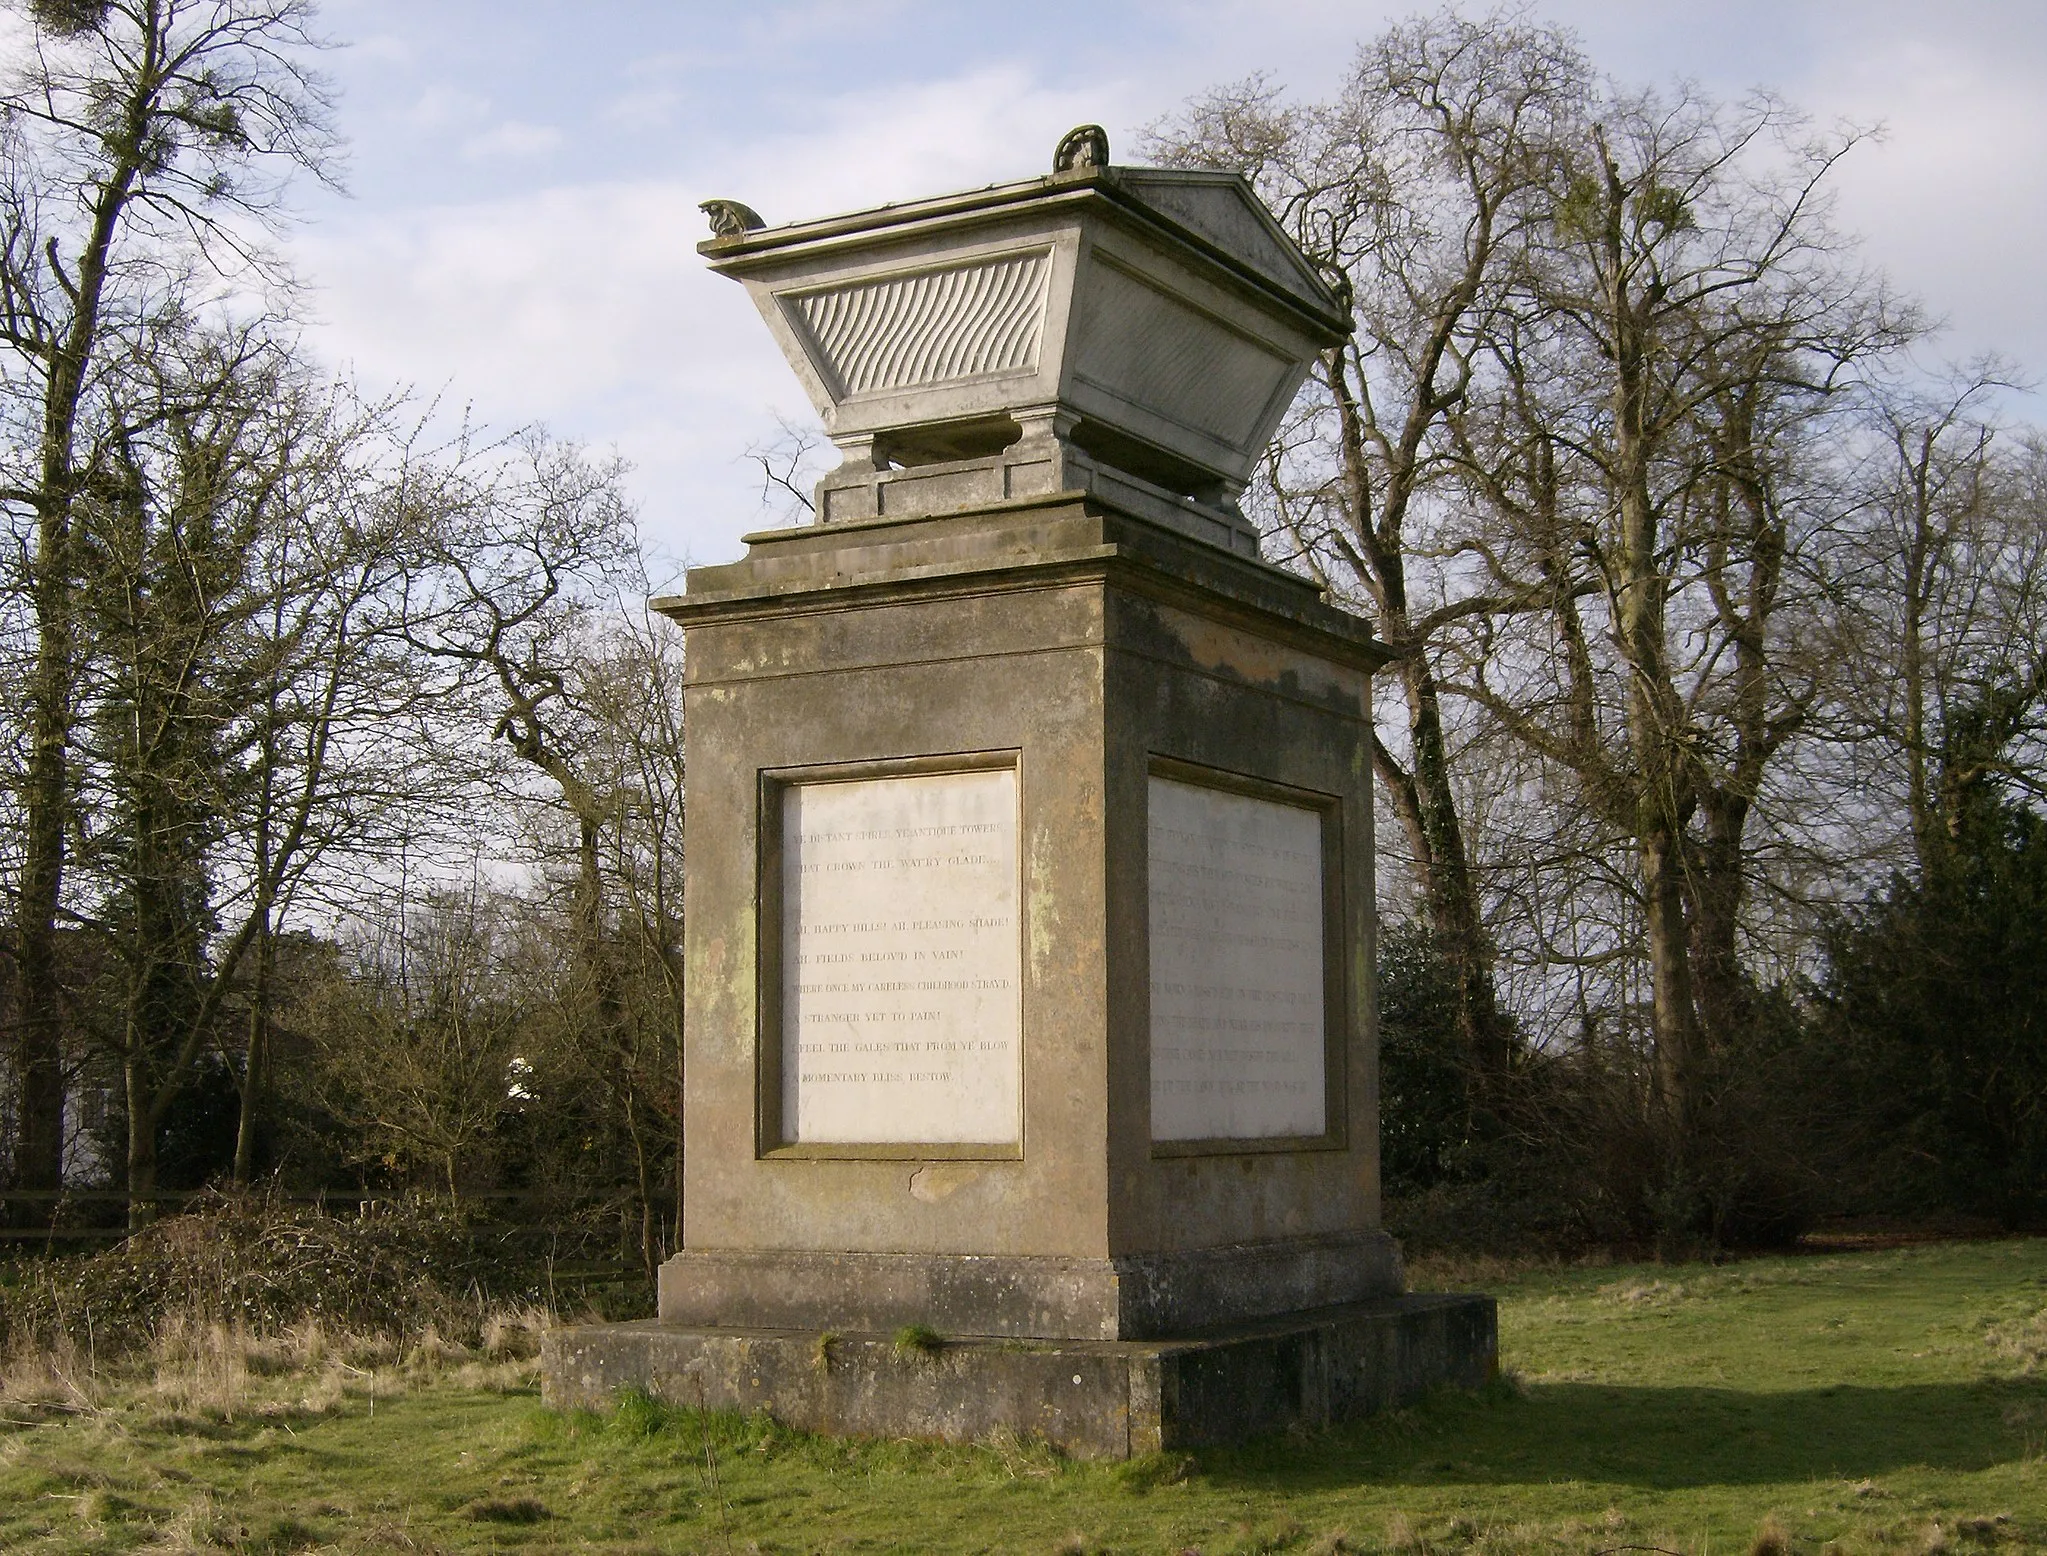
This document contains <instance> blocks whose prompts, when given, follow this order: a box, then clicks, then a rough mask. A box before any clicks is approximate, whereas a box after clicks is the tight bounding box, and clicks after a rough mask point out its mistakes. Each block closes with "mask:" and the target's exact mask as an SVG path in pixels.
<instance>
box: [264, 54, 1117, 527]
mask: <svg viewBox="0 0 2047 1556" xmlns="http://www.w3.org/2000/svg"><path fill="white" fill-rule="evenodd" d="M1107 100H1109V99H1108V97H1107V95H1106V94H1105V93H1104V92H1098V91H1081V90H1063V91H1055V90H1048V89H1046V88H1044V87H1043V86H1041V85H1039V84H1038V83H1037V82H1035V81H1034V80H1033V79H1032V78H1031V77H1029V76H1028V75H1027V74H1026V73H1024V72H1022V71H1019V70H1015V69H1001V70H992V71H983V72H977V73H975V74H972V75H969V76H963V77H958V78H955V79H952V80H948V81H938V82H934V83H931V84H929V85H927V86H924V87H920V88H916V89H912V90H904V89H901V88H896V89H892V90H881V89H877V90H874V91H871V92H861V93H857V94H850V95H847V96H845V97H842V98H839V99H836V100H832V101H829V102H827V103H826V104H824V105H823V108H822V111H821V112H819V113H817V114H816V115H815V122H813V123H811V124H809V125H807V126H805V127H804V128H802V129H792V130H788V131H785V132H783V133H782V134H780V135H776V136H770V137H766V138H763V139H760V140H756V141H753V142H751V143H749V144H747V145H745V146H743V147H738V148H729V149H723V150H721V149H719V148H715V147H705V146H701V145H699V146H695V147H689V148H682V150H683V152H684V156H683V157H682V158H681V159H679V160H681V163H682V165H681V166H680V167H678V169H677V171H676V173H675V174H674V175H673V176H672V177H663V178H654V179H641V180H632V181H591V182H585V183H578V184H558V185H556V186H554V187H551V188H547V189H542V190H537V191H534V192H531V193H522V194H519V195H516V196H512V197H507V198H503V199H495V200H486V201H472V202H463V203H449V204H442V205H435V206H429V207H426V208H422V209H413V210H407V211H389V210H386V211H382V212H377V211H369V210H364V209H361V208H359V207H356V208H348V209H343V210H339V211H336V212H335V213H334V214H333V216H332V217H330V218H329V219H328V221H327V222H325V223H324V224H323V225H322V226H320V227H317V228H314V229H312V230H310V231H308V232H306V233H304V234H303V235H302V237H301V239H300V242H299V245H298V248H299V255H300V259H301V262H302V265H303V268H304V270H305V273H306V274H308V275H310V276H313V277H316V278H317V279H318V281H319V283H320V284H319V290H318V292H317V294H316V296H315V299H314V304H315V311H316V315H317V317H318V320H319V323H318V327H317V329H316V332H315V339H316V342H317V343H318V344H319V346H320V347H321V349H322V350H323V351H324V352H325V353H326V354H327V355H328V356H329V357H330V358H332V359H335V360H340V361H346V362H350V363H352V364H353V365H354V366H355V368H356V370H357V371H358V372H360V373H361V374H362V375H363V376H364V377H365V379H366V380H368V381H369V382H372V383H376V382H388V381H393V380H395V381H399V382H407V383H413V384H416V385H419V386H421V387H422V388H423V389H425V390H428V391H432V390H436V389H439V388H441V387H442V386H443V385H445V386H446V388H447V391H448V393H449V395H450V396H451V397H453V398H454V399H456V400H458V401H461V400H469V401H473V402H474V404H475V406H476V409H477V412H478V414H479V415H480V416H482V417H483V418H485V419H486V420H488V421H490V422H492V423H493V424H496V425H499V426H510V425H516V424H519V423H522V422H526V421H529V420H536V419H545V420H548V421H549V422H550V423H552V424H553V425H554V427H555V428H556V430H557V431H560V432H564V433H567V434H571V435H577V436H581V437H583V438H585V439H587V440H589V441H591V442H593V443H596V444H599V445H612V444H615V445H616V446H617V447H618V448H619V450H620V451H621V452H622V453H624V454H625V455H626V457H627V458H628V459H630V460H631V461H632V462H633V464H634V466H635V467H636V471H637V474H636V476H635V481H634V485H635V490H636V492H637V493H638V495H639V496H640V499H641V502H642V506H643V517H644V522H645V525H646V528H647V530H648V532H649V533H650V535H651V536H652V537H653V538H654V539H655V540H656V541H657V542H659V543H661V544H663V545H665V546H666V547H667V549H668V550H670V551H671V552H674V553H682V552H688V553H690V554H692V555H693V556H694V557H695V559H697V560H717V559H721V558H725V557H729V556H732V555H734V554H736V553H737V551H738V537H739V535H740V534H741V533H742V532H744V531H746V530H749V529H755V528H759V527H761V526H762V524H763V523H765V522H767V520H766V518H765V516H764V514H763V511H762V508H761V505H760V500H759V483H758V476H757V472H756V471H755V469H754V467H752V466H751V465H750V464H749V463H747V461H746V459H745V450H746V448H747V446H748V444H750V443H753V442H758V441H762V440H764V439H765V438H767V437H769V436H771V435H772V434H773V431H774V422H775V418H776V416H777V415H782V416H787V417H790V418H792V419H795V420H798V421H803V422H808V421H811V420H813V419H814V418H813V413H812V412H811V409H810V407H809V405H808V402H807V401H805V400H804V398H803V395H802V392H801V390H800V389H799V387H798V385H797V382H796V379H795V377H794V375H793V374H792V373H791V372H790V371H789V369H788V367H787V365H786V364H785V363H784V362H783V361H782V358H781V355H780V353H779V352H778V351H777V350H776V349H775V347H774V345H773V343H772V341H771V340H770V338H769V336H768V333H767V331H766V329H765V328H763V326H762V324H761V322H760V319H759V317H758V315H757V314H756V313H755V312H754V309H753V306H752V304H751V303H750V302H749V301H748V300H747V298H746V294H745V293H744V291H743V290H742V289H741V288H740V287H738V286H736V285H734V284H733V283H732V282H730V281H724V280H720V279H719V278H717V277H716V276H713V275H712V274H711V273H710V272H709V271H708V270H707V269H706V268H705V266H704V262H703V260H702V258H701V257H700V256H699V255H698V254H697V252H696V245H697V243H698V242H699V241H700V240H701V239H703V238H704V237H706V236H708V230H707V228H706V227H705V224H704V218H703V216H702V214H701V213H700V212H699V211H698V210H697V202H698V201H700V200H703V199H705V198H707V197H709V196H712V195H723V196H727V197H730V198H735V199H741V200H745V201H746V202H747V203H749V204H751V205H754V206H756V207H757V208H758V209H760V210H762V211H763V212H764V213H765V214H766V215H767V217H768V219H769V220H770V221H787V220H792V219H806V218H810V217H816V216H823V215H828V214H830V213H832V212H834V211H838V210H844V209H848V208H852V207H858V206H861V205H867V204H878V203H880V202H882V201H885V200H901V199H907V198H915V197H917V196H921V195H928V194H940V193H943V192H945V191H946V190H948V189H951V188H956V187H964V186H971V185H975V184H982V183H988V182H993V181H998V180H1002V179H1009V178H1019V177H1025V176H1028V175H1030V174H1033V173H1036V172H1038V171H1040V170H1041V168H1042V167H1045V166H1049V164H1050V160H1051V153H1052V147H1053V145H1054V143H1055V142H1056V141H1057V139H1058V137H1059V136H1060V134H1062V133H1063V132H1064V131H1065V130H1066V129H1067V128H1069V127H1070V126H1071V125H1072V124H1073V123H1074V122H1076V120H1079V119H1085V118H1087V117H1089V116H1090V109H1095V110H1096V111H1099V105H1100V104H1101V103H1102V102H1104V101H1107Z"/></svg>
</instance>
